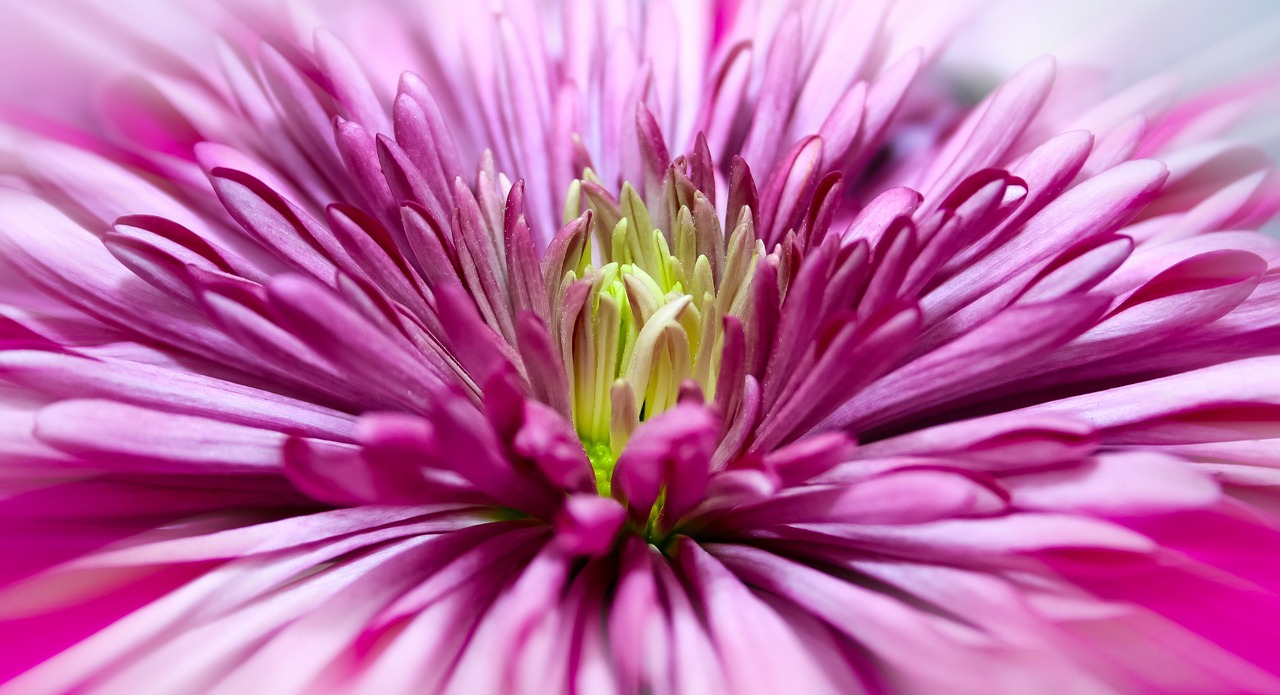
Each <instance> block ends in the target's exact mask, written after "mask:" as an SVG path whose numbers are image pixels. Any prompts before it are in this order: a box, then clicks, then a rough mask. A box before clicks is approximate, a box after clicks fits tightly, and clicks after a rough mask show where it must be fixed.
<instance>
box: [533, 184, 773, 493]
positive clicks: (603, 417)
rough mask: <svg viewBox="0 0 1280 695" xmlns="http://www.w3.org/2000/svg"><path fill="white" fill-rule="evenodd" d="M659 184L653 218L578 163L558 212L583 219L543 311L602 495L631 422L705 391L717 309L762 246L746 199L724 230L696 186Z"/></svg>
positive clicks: (720, 311) (738, 303)
mask: <svg viewBox="0 0 1280 695" xmlns="http://www.w3.org/2000/svg"><path fill="white" fill-rule="evenodd" d="M686 181H687V180H686ZM667 189H668V191H667V192H666V193H665V195H660V196H654V197H652V198H651V203H652V206H653V207H655V208H656V207H658V206H659V204H661V205H662V206H663V207H665V208H666V209H665V210H664V211H663V214H662V215H661V216H662V218H664V219H661V220H659V221H658V222H655V216H654V215H652V214H651V213H650V206H647V205H646V204H645V202H644V201H643V200H642V199H641V197H640V194H639V193H638V192H637V191H636V189H635V188H634V187H632V186H631V185H630V184H625V185H623V187H622V194H621V196H620V198H619V199H617V200H615V199H613V198H612V197H611V196H609V195H608V193H607V192H606V191H605V189H604V188H603V187H602V186H600V185H599V182H598V180H596V179H595V178H594V175H593V174H592V172H591V171H590V170H587V172H586V173H585V174H584V177H583V179H582V180H579V181H575V182H574V183H573V185H572V186H571V187H570V190H569V197H568V201H567V202H566V205H565V216H566V218H567V222H569V221H572V220H574V219H576V218H578V217H579V213H580V212H581V211H582V206H583V203H584V202H585V204H586V208H587V209H588V210H590V212H591V215H590V220H591V222H590V229H589V230H587V229H583V230H582V233H583V239H582V243H581V244H580V246H579V248H578V252H579V255H578V257H577V258H576V259H575V261H576V262H570V261H566V263H565V265H566V266H567V267H565V268H564V269H563V271H564V272H563V275H562V276H561V278H560V282H559V284H558V287H556V288H553V291H552V293H551V296H552V298H553V299H552V305H553V307H554V310H553V314H554V316H553V322H554V324H555V331H556V335H557V336H558V337H559V339H560V349H561V353H562V355H561V356H562V358H563V359H564V363H565V366H566V369H567V372H568V380H569V392H570V407H571V409H572V411H573V424H574V429H575V430H576V431H577V433H578V437H579V438H580V439H581V440H582V443H583V447H584V448H585V449H586V452H587V455H588V457H589V458H590V459H591V465H592V468H593V469H594V470H595V473H596V484H597V488H598V489H599V491H600V493H601V494H603V495H608V494H609V493H610V490H611V486H610V480H611V477H612V473H613V467H614V464H615V463H616V461H617V459H618V456H620V455H621V454H622V451H623V449H624V448H625V447H626V445H627V441H628V440H629V438H630V437H631V434H632V433H633V432H634V431H635V429H636V427H638V426H639V424H640V422H642V421H643V420H645V419H647V418H651V417H653V416H655V415H657V414H659V413H661V412H663V411H665V410H668V409H669V408H671V407H672V406H674V405H675V404H676V403H677V401H679V400H680V399H681V398H682V397H689V396H694V395H697V396H700V397H701V398H703V399H705V400H708V401H709V400H712V399H714V398H715V391H716V379H717V376H718V375H719V369H720V353H721V350H722V348H723V344H724V322H723V320H724V317H725V316H726V315H735V316H743V315H745V313H746V311H747V309H748V307H749V303H750V300H751V277H752V275H753V272H754V269H755V264H756V259H757V258H758V257H759V256H760V255H762V254H763V252H764V249H763V246H762V244H761V243H760V242H759V241H758V240H757V239H756V236H755V231H754V227H753V224H752V221H751V213H750V211H749V210H746V209H744V212H743V214H741V215H740V222H739V223H738V224H737V225H736V226H735V227H734V229H733V232H732V233H731V234H729V235H728V237H727V238H726V235H725V234H724V233H723V232H722V228H721V225H720V221H719V218H718V217H717V216H716V215H715V213H714V208H713V207H712V205H711V203H710V201H709V200H708V199H707V197H706V196H704V195H703V194H702V193H701V192H698V191H694V190H692V187H691V186H690V187H688V188H687V189H686V190H685V191H684V195H680V194H679V193H678V192H677V189H676V187H675V186H668V187H667ZM690 194H692V195H690ZM695 208H696V213H695ZM659 224H663V225H664V226H669V227H670V231H666V230H663V229H661V228H660V227H659ZM673 249H674V250H673Z"/></svg>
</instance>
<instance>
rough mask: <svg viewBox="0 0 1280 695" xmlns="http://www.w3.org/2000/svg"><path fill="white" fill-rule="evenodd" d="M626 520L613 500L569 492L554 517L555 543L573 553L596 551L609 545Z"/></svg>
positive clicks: (624, 510) (621, 508)
mask: <svg viewBox="0 0 1280 695" xmlns="http://www.w3.org/2000/svg"><path fill="white" fill-rule="evenodd" d="M626 520H627V510H626V509H625V508H624V507H623V506H622V505H621V504H618V502H617V501H616V500H611V499H609V498H607V497H601V496H599V495H596V494H591V493H585V494H578V495H571V496H570V497H569V499H567V500H565V503H564V508H563V509H561V510H560V514H559V515H558V516H557V517H556V523H555V528H556V543H558V544H559V545H560V547H562V548H564V550H565V552H568V553H571V554H573V555H597V554H599V553H602V552H604V551H605V550H608V549H609V548H610V547H611V546H612V545H613V541H614V539H615V538H616V537H617V535H618V531H619V530H621V529H622V524H623V523H625V522H626Z"/></svg>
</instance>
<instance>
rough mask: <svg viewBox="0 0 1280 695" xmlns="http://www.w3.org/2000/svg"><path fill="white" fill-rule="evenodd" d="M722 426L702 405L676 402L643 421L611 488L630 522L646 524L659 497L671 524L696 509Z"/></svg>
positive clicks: (625, 451) (614, 473)
mask: <svg viewBox="0 0 1280 695" xmlns="http://www.w3.org/2000/svg"><path fill="white" fill-rule="evenodd" d="M719 433H720V424H719V422H717V420H716V418H715V417H714V416H713V415H712V414H711V413H710V411H708V410H707V409H706V408H705V407H702V406H698V405H691V404H683V403H682V404H679V405H677V406H676V407H675V408H672V409H671V410H669V411H667V412H665V413H663V414H662V415H659V416H658V417H656V418H653V419H652V420H647V421H645V422H644V423H642V424H641V425H640V428H639V429H637V430H636V432H635V434H633V435H632V441H631V444H630V445H628V446H627V448H626V449H625V450H624V451H623V452H622V456H621V457H619V458H618V464H617V468H615V469H614V472H613V484H614V489H615V490H616V491H617V493H618V496H619V497H620V498H621V499H622V500H623V501H624V502H625V503H626V505H627V507H628V509H629V510H630V512H631V518H632V519H633V520H635V521H637V522H638V523H641V524H643V523H645V522H646V520H647V519H648V518H649V514H650V511H651V509H652V507H653V505H654V503H655V502H657V501H658V496H659V494H662V493H665V498H664V501H663V511H662V514H663V518H665V519H666V520H667V522H668V523H674V522H675V521H676V520H678V519H679V518H680V517H681V516H683V515H684V514H685V513H686V512H688V511H689V510H691V509H693V508H694V507H695V506H697V504H698V502H699V501H700V500H701V499H702V494H703V492H704V491H705V490H706V487H707V482H708V479H709V475H710V466H711V454H712V453H713V452H714V451H715V447H716V443H717V439H718V435H719Z"/></svg>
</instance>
